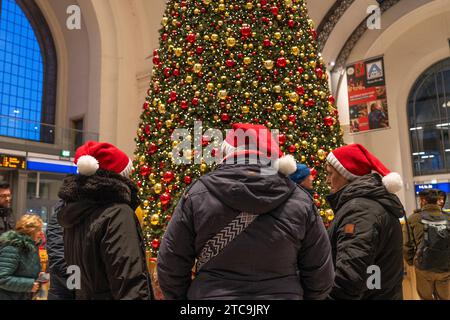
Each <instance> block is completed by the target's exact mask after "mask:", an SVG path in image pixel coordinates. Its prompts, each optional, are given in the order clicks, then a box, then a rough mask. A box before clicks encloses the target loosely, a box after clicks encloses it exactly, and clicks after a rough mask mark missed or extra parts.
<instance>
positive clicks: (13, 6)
mask: <svg viewBox="0 0 450 320" xmlns="http://www.w3.org/2000/svg"><path fill="white" fill-rule="evenodd" d="M0 3H1V12H0V135H2V136H8V137H13V138H20V139H26V140H35V141H40V140H41V126H40V123H41V118H42V95H43V82H44V65H43V58H42V53H41V49H40V45H39V42H38V40H37V38H36V35H35V33H34V30H33V28H32V26H31V24H30V22H29V21H28V19H27V17H26V16H25V14H24V13H23V11H22V10H21V8H20V7H19V6H18V5H17V3H16V2H15V1H14V0H2V1H1V2H0Z"/></svg>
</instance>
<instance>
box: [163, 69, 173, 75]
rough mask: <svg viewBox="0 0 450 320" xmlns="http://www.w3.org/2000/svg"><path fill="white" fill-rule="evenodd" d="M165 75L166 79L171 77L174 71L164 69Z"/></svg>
mask: <svg viewBox="0 0 450 320" xmlns="http://www.w3.org/2000/svg"><path fill="white" fill-rule="evenodd" d="M163 72H164V75H165V76H166V77H170V74H171V73H172V70H170V68H167V67H166V68H164V71H163Z"/></svg>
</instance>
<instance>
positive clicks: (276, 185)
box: [157, 124, 334, 300]
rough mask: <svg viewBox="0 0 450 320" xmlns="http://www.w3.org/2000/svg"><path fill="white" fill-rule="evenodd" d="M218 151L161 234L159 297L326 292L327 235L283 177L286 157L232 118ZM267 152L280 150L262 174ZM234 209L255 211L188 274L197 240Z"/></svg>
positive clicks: (266, 135)
mask: <svg viewBox="0 0 450 320" xmlns="http://www.w3.org/2000/svg"><path fill="white" fill-rule="evenodd" d="M240 134H243V135H246V136H247V138H248V139H240V138H239V137H238V136H239V135H240ZM236 137H238V138H237V140H238V142H236V141H235V138H236ZM233 141H234V142H233ZM244 141H247V142H244ZM256 146H258V147H256ZM222 151H223V154H224V155H225V159H224V161H223V163H222V164H221V165H219V166H218V167H217V168H216V170H215V171H213V172H211V173H209V174H207V175H205V176H203V177H201V178H200V179H199V180H197V181H196V182H195V183H194V184H193V185H192V187H191V188H190V189H188V190H187V191H186V192H185V194H184V196H183V197H182V199H181V201H180V202H179V203H178V205H177V207H176V210H175V212H174V214H173V216H172V219H171V221H170V223H169V225H168V228H167V231H166V233H165V235H164V237H163V240H162V243H161V247H160V251H159V254H158V265H157V268H158V279H159V282H160V285H161V289H162V291H163V293H164V296H165V298H166V299H170V300H185V299H189V300H206V299H207V300H215V299H221V300H225V299H226V300H244V299H248V300H253V299H291V300H300V299H311V300H313V299H316V300H319V299H324V298H326V296H327V294H328V293H329V291H330V289H331V286H332V283H333V278H334V271H333V265H332V261H331V251H330V250H331V248H330V243H329V240H328V236H327V233H326V230H325V227H324V225H323V223H322V220H321V218H320V216H319V215H318V213H317V209H316V207H315V205H314V203H313V202H312V200H311V198H310V196H309V195H308V194H307V193H306V192H305V191H304V190H302V189H300V188H298V187H297V186H296V185H295V183H293V182H292V181H291V180H290V179H289V178H288V177H287V175H289V174H291V173H293V172H294V171H295V170H296V163H295V160H294V158H293V157H292V156H286V157H282V153H281V152H280V150H279V148H278V145H277V143H276V142H275V139H273V137H272V136H271V133H270V132H269V131H268V129H267V128H265V127H264V126H259V125H250V124H235V125H233V130H232V131H231V132H230V133H229V135H227V138H226V141H225V142H224V144H223V145H222ZM251 155H255V157H254V158H253V160H256V159H255V158H256V156H257V157H258V158H259V159H258V162H256V161H251V160H252V159H251ZM273 157H281V158H280V159H279V160H278V161H277V162H276V163H277V164H278V167H279V170H278V172H276V171H275V172H272V174H269V171H270V168H269V166H268V162H269V161H268V160H269V159H270V158H273ZM275 167H276V166H275ZM242 212H247V213H251V214H254V215H257V217H256V219H255V220H254V221H253V222H252V223H251V224H250V225H249V226H248V227H247V228H246V229H245V230H244V231H243V232H242V233H240V234H239V235H238V236H237V237H236V238H235V239H234V240H233V241H231V242H230V243H229V244H228V246H226V247H225V248H224V249H223V251H221V252H220V253H219V254H218V255H217V256H215V257H213V258H212V259H211V260H209V262H207V263H206V264H204V266H203V267H202V268H201V269H200V270H197V272H196V277H195V279H194V280H192V279H191V270H192V268H193V266H194V263H195V260H196V258H197V257H198V256H199V254H200V252H201V250H202V248H203V246H204V245H205V243H206V242H207V241H208V240H210V239H211V238H213V237H214V236H215V235H216V234H217V233H218V232H220V231H221V230H222V229H223V228H224V227H226V226H227V225H228V224H229V223H230V222H231V221H233V220H234V218H236V216H238V215H239V214H240V213H242Z"/></svg>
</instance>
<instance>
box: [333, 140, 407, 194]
mask: <svg viewBox="0 0 450 320" xmlns="http://www.w3.org/2000/svg"><path fill="white" fill-rule="evenodd" d="M327 161H328V163H329V164H331V165H332V166H333V167H334V168H335V169H336V170H337V171H338V172H339V173H340V174H341V175H342V176H343V177H344V178H346V179H347V180H349V181H353V180H355V179H357V178H359V177H362V176H364V175H366V174H370V173H371V172H372V171H375V172H377V173H379V174H380V175H381V176H382V177H383V180H382V181H383V185H384V186H385V187H386V189H387V190H388V191H389V192H391V193H395V192H398V191H400V189H401V188H402V186H403V181H402V178H401V177H400V175H399V174H398V173H396V172H390V171H389V170H388V169H387V168H386V167H385V166H384V165H383V164H382V163H381V161H380V160H378V159H377V158H376V157H375V156H374V155H373V154H371V153H370V152H369V151H368V150H367V149H366V148H364V147H363V146H362V145H360V144H350V145H347V146H344V147H340V148H338V149H336V150H334V151H333V152H330V153H329V154H328V157H327Z"/></svg>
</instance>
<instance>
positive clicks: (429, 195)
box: [419, 189, 440, 204]
mask: <svg viewBox="0 0 450 320" xmlns="http://www.w3.org/2000/svg"><path fill="white" fill-rule="evenodd" d="M439 196H440V190H436V189H427V190H422V191H420V192H419V197H420V198H422V199H425V201H426V202H427V204H437V202H438V199H439Z"/></svg>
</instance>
